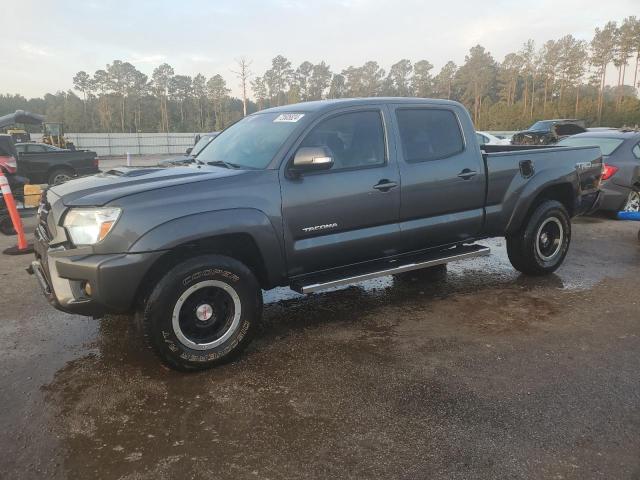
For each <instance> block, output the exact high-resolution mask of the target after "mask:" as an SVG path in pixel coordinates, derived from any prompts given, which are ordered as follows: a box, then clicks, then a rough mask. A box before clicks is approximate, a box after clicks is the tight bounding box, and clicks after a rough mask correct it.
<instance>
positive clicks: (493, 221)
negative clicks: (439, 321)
mask: <svg viewBox="0 0 640 480" xmlns="http://www.w3.org/2000/svg"><path fill="white" fill-rule="evenodd" d="M196 160H197V162H196V163H195V164H193V165H191V166H188V167H176V168H144V169H132V168H121V169H116V170H110V171H106V172H103V173H101V174H98V175H95V176H92V177H85V178H79V179H75V180H71V181H69V182H66V183H64V184H62V185H58V186H55V187H53V188H50V189H49V190H48V191H47V192H46V194H45V195H44V196H43V199H42V203H41V205H40V209H39V224H38V226H37V229H36V233H35V237H36V238H35V251H36V258H35V260H34V262H33V263H32V265H31V271H32V273H34V274H35V276H36V277H37V279H38V282H39V283H40V285H41V287H42V289H43V291H44V293H45V295H46V296H47V297H48V298H49V300H50V302H51V303H52V304H53V305H54V306H55V307H56V308H58V309H60V310H62V311H65V312H70V313H76V314H81V315H89V316H101V315H103V314H105V313H109V312H119V313H122V312H139V314H140V315H139V316H138V318H141V321H142V324H143V328H144V332H145V337H146V339H147V341H148V343H149V345H150V346H151V347H152V349H153V350H154V351H155V352H156V353H157V354H158V355H159V357H160V358H161V359H162V361H163V362H165V363H166V364H167V365H169V366H170V367H172V368H176V369H181V370H197V369H203V368H207V367H210V366H212V365H215V364H218V363H220V362H224V361H226V360H228V359H229V358H231V357H232V356H234V355H235V354H237V353H238V352H240V351H241V350H242V349H243V348H244V347H245V346H246V345H247V343H248V342H249V340H250V338H251V337H252V335H253V334H254V332H255V331H256V325H257V324H258V322H259V320H260V316H261V310H262V290H267V289H271V288H274V287H277V286H287V285H288V286H290V287H291V288H292V289H294V290H296V291H298V292H301V293H311V292H316V291H318V290H321V289H325V288H330V287H335V286H338V285H345V284H351V283H356V282H359V281H362V280H365V279H369V278H373V277H377V276H382V275H391V274H396V273H401V272H405V271H409V270H415V269H421V268H429V267H433V266H436V265H441V264H446V263H447V262H451V261H455V260H460V259H464V258H469V257H474V256H479V255H486V254H488V253H489V248H487V247H486V246H482V245H479V244H477V243H475V242H477V241H479V240H482V239H485V238H488V237H506V244H507V252H508V255H509V259H510V261H511V263H512V264H513V266H514V267H515V268H516V269H517V270H519V271H520V272H523V273H525V274H529V275H544V274H548V273H550V272H553V271H554V270H556V269H557V268H558V267H559V266H560V265H561V264H562V262H563V260H564V258H565V255H566V254H567V251H568V249H569V244H570V241H571V217H573V216H575V215H579V214H582V213H585V212H588V211H590V210H592V209H594V208H595V207H596V206H597V203H598V201H599V200H598V199H599V196H600V191H599V188H600V181H601V175H602V163H601V153H600V149H599V148H597V147H588V146H587V147H577V148H569V147H564V148H557V147H549V148H547V147H539V148H533V149H526V148H524V147H516V146H485V147H483V149H481V148H480V145H479V144H478V141H477V139H476V135H475V131H474V128H473V124H472V122H471V119H470V117H469V114H468V112H467V111H466V110H465V108H464V107H463V106H462V105H461V104H459V103H457V102H452V101H446V100H428V99H417V98H368V99H367V98H364V99H341V100H330V101H320V102H308V103H301V104H297V105H287V106H284V107H278V108H273V109H269V110H264V111H261V112H257V113H255V114H252V115H250V116H248V117H246V118H244V119H243V120H241V121H239V122H237V123H235V124H234V125H232V126H231V127H229V128H227V129H226V130H224V131H223V132H222V133H221V134H220V135H219V136H218V137H217V138H216V140H215V141H214V142H211V143H210V144H209V145H208V146H207V147H206V148H205V149H204V150H203V151H201V152H200V153H199V154H198V156H197V159H196Z"/></svg>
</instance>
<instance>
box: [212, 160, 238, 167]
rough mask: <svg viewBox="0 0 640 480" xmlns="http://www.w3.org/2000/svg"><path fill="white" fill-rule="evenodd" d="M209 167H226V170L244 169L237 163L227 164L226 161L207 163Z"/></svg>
mask: <svg viewBox="0 0 640 480" xmlns="http://www.w3.org/2000/svg"><path fill="white" fill-rule="evenodd" d="M207 165H213V166H214V167H225V168H234V169H235V168H242V165H238V164H236V163H231V162H225V161H224V160H212V161H211V162H207Z"/></svg>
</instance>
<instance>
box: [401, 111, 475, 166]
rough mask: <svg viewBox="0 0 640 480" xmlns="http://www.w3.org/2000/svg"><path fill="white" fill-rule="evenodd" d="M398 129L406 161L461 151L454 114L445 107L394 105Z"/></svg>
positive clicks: (461, 139) (419, 160)
mask: <svg viewBox="0 0 640 480" xmlns="http://www.w3.org/2000/svg"><path fill="white" fill-rule="evenodd" d="M396 118H397V121H398V131H399V132H400V141H401V143H402V152H403V156H404V160H405V161H406V162H407V163H419V162H428V161H432V160H440V159H444V158H447V157H451V156H453V155H456V154H458V153H460V152H462V151H464V138H463V136H462V131H461V130H460V124H459V122H458V117H457V116H456V114H455V113H454V112H453V111H451V110H448V109H446V108H398V109H396Z"/></svg>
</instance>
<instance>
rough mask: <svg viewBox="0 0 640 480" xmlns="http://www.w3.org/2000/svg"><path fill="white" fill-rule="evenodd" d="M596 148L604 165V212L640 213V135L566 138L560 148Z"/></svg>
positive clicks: (599, 134)
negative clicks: (598, 148) (599, 151)
mask: <svg viewBox="0 0 640 480" xmlns="http://www.w3.org/2000/svg"><path fill="white" fill-rule="evenodd" d="M587 145H588V146H597V147H600V150H601V151H602V161H603V162H604V164H605V167H604V173H603V175H602V193H603V199H602V203H601V205H600V209H601V210H604V211H611V212H617V211H620V210H622V211H625V212H639V211H640V131H638V130H598V131H593V132H587V133H579V134H578V135H573V136H572V137H567V138H565V139H563V140H561V141H560V142H559V143H558V146H567V147H582V146H587Z"/></svg>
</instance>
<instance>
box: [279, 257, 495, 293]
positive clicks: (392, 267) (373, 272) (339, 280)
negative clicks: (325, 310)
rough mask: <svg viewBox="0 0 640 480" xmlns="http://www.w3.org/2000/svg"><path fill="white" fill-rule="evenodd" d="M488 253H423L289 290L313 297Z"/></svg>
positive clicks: (309, 280) (302, 280)
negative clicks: (321, 291) (329, 290)
mask: <svg viewBox="0 0 640 480" xmlns="http://www.w3.org/2000/svg"><path fill="white" fill-rule="evenodd" d="M490 252H491V249H490V248H489V247H485V246H483V245H463V246H460V247H456V248H450V249H448V250H444V251H439V252H430V253H426V254H425V253H423V254H421V255H420V256H415V255H413V256H411V257H405V258H402V257H400V258H396V259H393V260H386V261H382V262H376V263H375V264H369V265H365V266H362V265H360V266H358V267H357V268H350V269H340V270H337V271H334V272H324V273H323V274H316V275H310V276H306V277H299V278H297V279H294V281H293V282H292V283H291V289H292V290H295V291H296V292H299V293H313V292H317V291H319V290H325V289H327V288H333V287H338V286H340V285H348V284H350V283H357V282H362V281H364V280H370V279H372V278H377V277H383V276H385V275H394V274H396V273H402V272H409V271H411V270H419V269H421V268H428V267H434V266H436V265H442V264H445V263H449V262H455V261H456V260H463V259H466V258H472V257H481V256H486V255H489V253H490Z"/></svg>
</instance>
